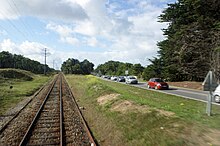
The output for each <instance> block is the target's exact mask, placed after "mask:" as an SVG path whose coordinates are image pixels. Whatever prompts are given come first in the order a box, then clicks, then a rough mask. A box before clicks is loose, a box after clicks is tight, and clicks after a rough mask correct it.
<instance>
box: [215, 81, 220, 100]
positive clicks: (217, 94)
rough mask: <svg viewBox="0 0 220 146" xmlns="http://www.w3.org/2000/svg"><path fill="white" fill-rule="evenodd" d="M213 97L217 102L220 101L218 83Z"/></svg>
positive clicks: (219, 86)
mask: <svg viewBox="0 0 220 146" xmlns="http://www.w3.org/2000/svg"><path fill="white" fill-rule="evenodd" d="M213 97H214V101H215V102H217V103H220V85H218V87H216V89H215V91H214V92H213Z"/></svg>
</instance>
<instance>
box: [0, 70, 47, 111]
mask: <svg viewBox="0 0 220 146" xmlns="http://www.w3.org/2000/svg"><path fill="white" fill-rule="evenodd" d="M49 79H50V78H49V77H46V76H41V75H34V74H32V73H30V72H27V71H23V70H16V69H0V115H2V114H4V113H5V112H6V111H7V110H8V109H9V108H11V107H14V106H15V105H16V104H17V103H18V102H20V101H21V100H23V99H24V98H25V97H27V96H30V95H32V94H34V93H35V92H36V91H37V90H38V89H39V88H40V87H41V86H42V85H43V84H44V83H46V82H47V81H48V80H49Z"/></svg>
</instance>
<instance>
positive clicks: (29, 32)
mask: <svg viewBox="0 0 220 146" xmlns="http://www.w3.org/2000/svg"><path fill="white" fill-rule="evenodd" d="M11 1H12V3H13V5H14V7H15V10H16V13H17V14H18V15H19V16H22V15H21V12H20V9H19V8H18V6H17V5H16V3H15V1H14V0H11ZM12 9H13V8H12ZM21 22H22V24H23V25H24V27H25V29H26V30H27V32H28V34H30V37H31V38H32V39H33V37H34V36H35V33H34V32H33V31H32V29H31V27H30V25H29V24H28V22H26V23H25V22H24V21H23V19H21Z"/></svg>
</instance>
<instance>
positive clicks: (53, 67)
mask: <svg viewBox="0 0 220 146" xmlns="http://www.w3.org/2000/svg"><path fill="white" fill-rule="evenodd" d="M54 62H55V61H54V60H53V69H54Z"/></svg>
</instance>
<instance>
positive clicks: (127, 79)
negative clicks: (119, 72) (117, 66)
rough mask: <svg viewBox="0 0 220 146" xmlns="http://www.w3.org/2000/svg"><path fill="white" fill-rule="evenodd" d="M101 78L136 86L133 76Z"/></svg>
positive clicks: (105, 76) (135, 79) (104, 76)
mask: <svg viewBox="0 0 220 146" xmlns="http://www.w3.org/2000/svg"><path fill="white" fill-rule="evenodd" d="M102 78H104V79H109V80H112V81H116V82H125V83H126V84H137V83H138V80H137V78H136V77H135V76H108V75H103V76H102Z"/></svg>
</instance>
